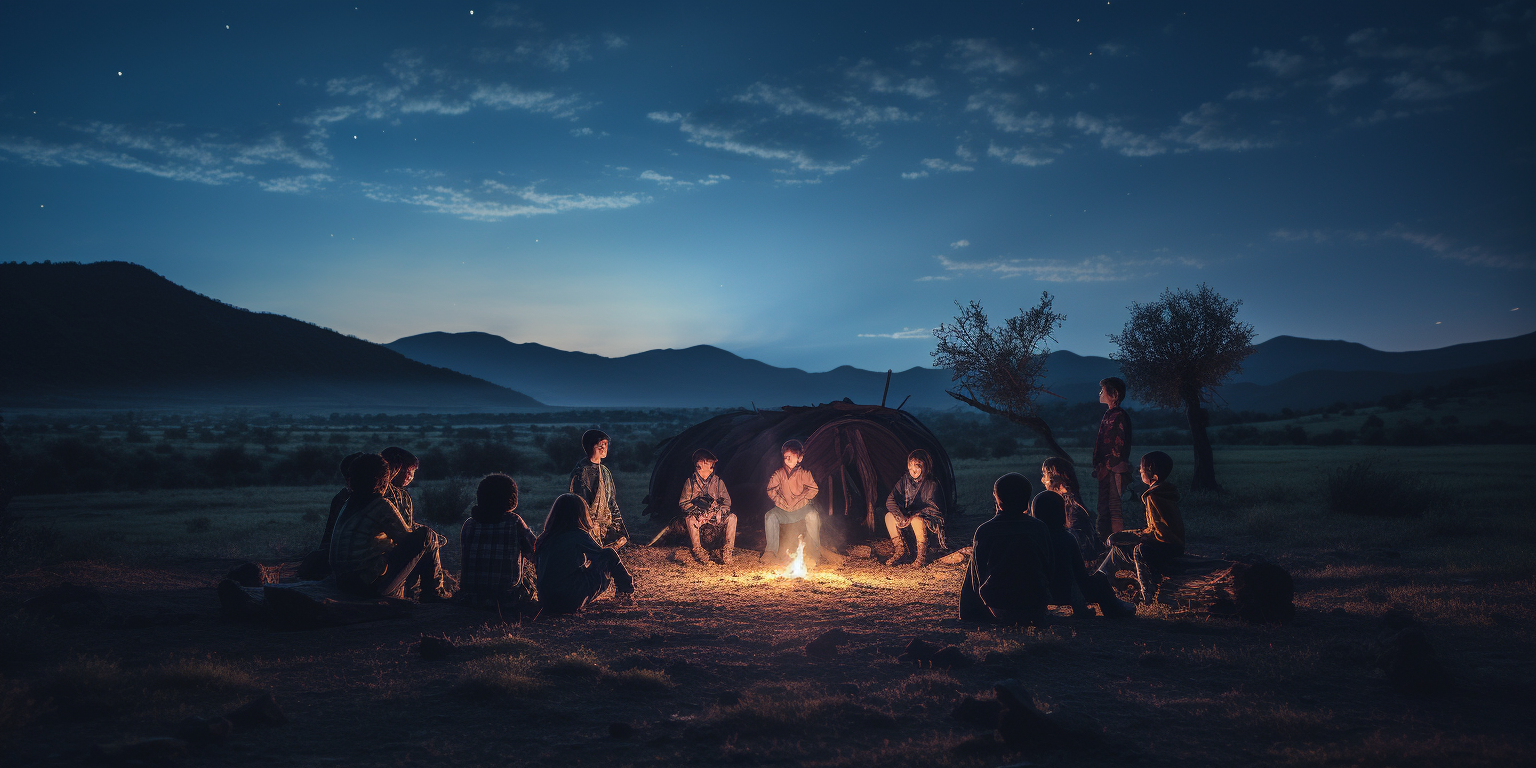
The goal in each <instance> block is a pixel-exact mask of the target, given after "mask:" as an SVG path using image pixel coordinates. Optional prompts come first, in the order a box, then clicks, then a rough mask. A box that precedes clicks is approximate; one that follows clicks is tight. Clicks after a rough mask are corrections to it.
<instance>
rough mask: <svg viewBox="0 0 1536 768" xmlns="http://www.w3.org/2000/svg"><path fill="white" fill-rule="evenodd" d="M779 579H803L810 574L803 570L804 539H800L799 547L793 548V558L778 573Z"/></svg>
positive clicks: (802, 537)
mask: <svg viewBox="0 0 1536 768" xmlns="http://www.w3.org/2000/svg"><path fill="white" fill-rule="evenodd" d="M779 577H780V578H784V579H805V578H809V577H810V574H809V573H808V572H807V571H806V570H805V537H804V536H801V537H800V545H799V546H797V547H795V558H794V559H793V560H790V561H789V565H786V566H784V570H782V571H779Z"/></svg>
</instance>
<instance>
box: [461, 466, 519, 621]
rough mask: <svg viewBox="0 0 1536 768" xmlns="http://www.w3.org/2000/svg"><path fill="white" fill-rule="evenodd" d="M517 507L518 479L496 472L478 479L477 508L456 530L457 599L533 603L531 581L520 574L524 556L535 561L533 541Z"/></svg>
mask: <svg viewBox="0 0 1536 768" xmlns="http://www.w3.org/2000/svg"><path fill="white" fill-rule="evenodd" d="M515 509H517V482H516V481H514V480H513V479H512V478H510V477H508V476H506V475H503V474H500V473H497V474H493V475H486V476H485V478H484V479H482V480H481V481H480V485H479V487H478V488H476V489H475V506H474V507H473V508H471V509H470V511H469V519H468V520H465V521H464V527H463V528H461V529H459V544H460V546H461V548H462V549H461V552H462V556H461V557H460V568H461V571H460V576H459V591H458V592H457V593H456V594H455V595H454V600H455V601H456V602H461V603H464V604H466V605H471V606H474V607H477V608H495V609H497V610H502V609H503V608H509V609H512V610H514V611H516V610H519V609H526V608H532V607H533V603H534V600H535V591H534V588H533V579H531V578H527V577H526V576H525V574H524V573H523V558H524V557H527V558H529V559H530V560H531V559H533V553H534V544H535V540H534V538H533V531H531V530H529V529H528V524H527V523H526V522H523V518H522V516H521V515H519V514H517V513H516V512H514V511H513V510H515ZM524 612H532V611H524Z"/></svg>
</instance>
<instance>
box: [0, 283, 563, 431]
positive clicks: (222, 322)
mask: <svg viewBox="0 0 1536 768" xmlns="http://www.w3.org/2000/svg"><path fill="white" fill-rule="evenodd" d="M0 329H3V332H0V405H4V406H7V407H39V408H72V407H117V408H121V407H135V408H144V407H174V406H193V407H209V406H215V407H223V406H245V407H259V408H266V407H287V408H293V407H299V408H337V409H352V410H356V409H368V408H379V409H381V410H382V409H400V408H406V409H409V408H414V407H419V408H420V409H421V410H433V409H441V408H473V409H477V410H480V409H484V410H496V411H505V410H508V409H511V408H537V407H540V406H541V404H540V403H539V402H538V401H537V400H534V399H533V398H531V397H528V396H527V395H524V394H522V393H520V392H514V391H512V390H510V389H507V388H505V387H502V386H498V385H496V384H492V383H490V382H487V381H482V380H480V379H476V378H474V377H471V376H467V375H465V374H463V373H459V372H456V371H450V370H446V369H443V368H434V367H432V366H430V365H426V364H423V363H419V362H416V361H414V360H411V359H408V358H406V357H405V356H403V355H401V354H399V353H397V352H394V351H392V350H389V349H386V348H385V347H383V346H380V345H378V344H374V343H371V342H367V341H363V340H361V339H355V338H351V337H348V336H343V335H342V334H339V333H336V332H335V331H331V330H327V329H325V328H320V327H318V326H314V325H310V324H309V323H304V322H300V321H298V320H294V319H292V318H288V317H283V316H281V315H271V314H264V313H258V312H250V311H247V310H244V309H240V308H238V307H232V306H229V305H228V304H224V303H222V302H219V301H215V300H214V299H210V298H208V297H206V296H202V295H199V294H197V293H193V292H192V291H189V290H187V289H185V288H182V287H181V286H178V285H176V284H175V283H172V282H171V281H169V280H167V279H165V278H163V277H161V276H160V275H157V274H155V273H154V272H151V271H150V270H148V269H145V268H144V267H141V266H138V265H136V264H128V263H125V262H97V263H94V264H75V263H60V264H0Z"/></svg>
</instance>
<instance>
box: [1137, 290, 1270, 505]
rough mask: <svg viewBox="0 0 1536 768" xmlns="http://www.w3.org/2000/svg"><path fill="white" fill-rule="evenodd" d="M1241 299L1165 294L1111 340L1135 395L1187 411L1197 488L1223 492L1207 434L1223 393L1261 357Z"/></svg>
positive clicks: (1200, 293)
mask: <svg viewBox="0 0 1536 768" xmlns="http://www.w3.org/2000/svg"><path fill="white" fill-rule="evenodd" d="M1240 306H1242V302H1241V301H1234V300H1229V299H1225V298H1222V296H1221V294H1219V293H1217V292H1215V291H1213V290H1211V288H1210V287H1209V286H1207V285H1205V284H1204V283H1201V284H1200V287H1199V288H1197V289H1195V290H1193V291H1186V290H1174V289H1172V288H1170V289H1168V290H1165V291H1163V295H1162V296H1160V297H1159V298H1158V300H1157V301H1154V302H1151V303H1149V304H1141V303H1134V304H1132V305H1131V306H1130V312H1131V317H1130V319H1129V320H1127V321H1126V323H1125V329H1124V330H1122V331H1121V332H1120V333H1118V334H1110V336H1109V340H1110V341H1111V342H1113V343H1114V344H1115V346H1116V347H1118V348H1119V351H1118V352H1116V353H1114V354H1112V355H1110V356H1109V357H1110V359H1111V360H1114V361H1116V362H1118V363H1120V370H1121V372H1122V373H1124V374H1125V379H1126V382H1127V383H1128V384H1129V385H1130V388H1131V391H1132V392H1134V393H1135V395H1136V397H1137V398H1138V399H1140V400H1141V401H1142V402H1144V403H1147V404H1149V405H1153V406H1156V407H1159V408H1183V409H1184V410H1185V412H1186V413H1187V414H1188V416H1189V431H1190V436H1191V437H1192V438H1193V442H1194V453H1195V475H1194V480H1193V482H1192V483H1191V488H1192V489H1193V490H1206V489H1211V490H1214V489H1217V488H1219V487H1220V486H1218V485H1217V484H1216V465H1215V457H1214V456H1213V455H1212V453H1211V440H1210V437H1209V436H1208V435H1207V434H1206V426H1207V425H1208V424H1209V423H1210V415H1209V414H1208V413H1207V412H1206V410H1205V407H1204V406H1203V403H1206V402H1209V401H1210V399H1211V397H1212V396H1213V395H1214V393H1215V392H1214V391H1215V388H1216V387H1219V386H1221V385H1222V384H1223V383H1225V382H1226V381H1227V379H1228V378H1230V377H1231V376H1232V375H1233V374H1235V373H1239V372H1241V371H1242V370H1243V367H1242V363H1243V359H1244V358H1246V357H1248V355H1250V354H1253V326H1251V325H1249V324H1247V323H1243V322H1239V321H1238V319H1237V309H1238V307H1240Z"/></svg>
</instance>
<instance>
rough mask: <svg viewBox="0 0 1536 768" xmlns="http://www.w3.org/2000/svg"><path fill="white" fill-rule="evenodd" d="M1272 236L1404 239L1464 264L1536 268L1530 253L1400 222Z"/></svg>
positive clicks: (1307, 240)
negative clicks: (1461, 240)
mask: <svg viewBox="0 0 1536 768" xmlns="http://www.w3.org/2000/svg"><path fill="white" fill-rule="evenodd" d="M1270 236H1271V237H1273V238H1274V239H1276V240H1280V241H1284V242H1292V243H1295V242H1304V243H1314V244H1321V243H1330V242H1342V243H1348V244H1356V245H1359V244H1364V243H1371V242H1382V241H1388V242H1403V243H1408V244H1409V245H1413V246H1416V247H1418V248H1421V249H1423V250H1425V251H1428V252H1429V253H1430V254H1432V255H1434V256H1436V257H1438V258H1442V259H1449V260H1451V261H1459V262H1462V263H1463V264H1471V265H1474V266H1479V267H1493V268H1495V269H1532V268H1536V260H1533V259H1532V258H1531V257H1530V256H1527V255H1523V254H1503V253H1494V252H1492V251H1490V250H1488V249H1487V248H1484V247H1482V246H1480V245H1463V244H1461V243H1458V242H1457V241H1456V240H1455V239H1454V238H1451V237H1449V236H1447V235H1441V234H1433V233H1428V232H1419V231H1416V230H1412V229H1408V228H1406V227H1404V226H1402V225H1397V226H1394V227H1391V228H1390V229H1386V230H1382V231H1380V232H1368V231H1363V230H1324V229H1277V230H1275V231H1274V232H1271V233H1270Z"/></svg>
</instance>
